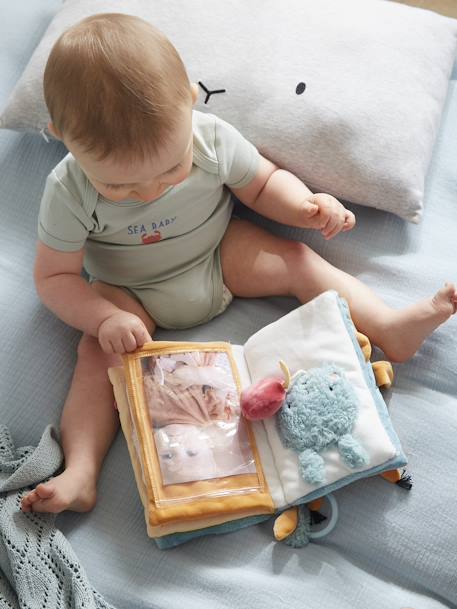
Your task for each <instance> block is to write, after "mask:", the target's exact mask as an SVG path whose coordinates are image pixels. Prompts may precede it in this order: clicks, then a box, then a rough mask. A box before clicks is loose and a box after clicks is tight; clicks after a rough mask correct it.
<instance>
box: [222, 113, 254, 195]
mask: <svg viewBox="0 0 457 609" xmlns="http://www.w3.org/2000/svg"><path fill="white" fill-rule="evenodd" d="M215 149H216V155H217V160H218V164H219V176H220V178H221V181H222V183H223V184H226V185H227V186H229V187H230V188H242V187H243V186H246V185H247V184H249V182H251V180H252V179H253V178H254V176H255V174H256V172H257V168H258V166H259V160H260V154H259V152H258V150H257V148H256V147H255V146H254V145H253V144H251V142H249V141H248V140H247V139H246V138H244V137H243V136H242V135H241V133H240V132H239V131H238V130H237V129H235V127H233V126H232V125H230V124H229V123H227V122H225V121H224V120H222V119H220V118H218V117H216V122H215Z"/></svg>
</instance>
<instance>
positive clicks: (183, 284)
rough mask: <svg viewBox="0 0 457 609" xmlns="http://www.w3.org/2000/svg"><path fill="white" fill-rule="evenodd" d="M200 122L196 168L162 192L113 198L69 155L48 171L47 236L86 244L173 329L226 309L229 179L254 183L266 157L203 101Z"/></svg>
mask: <svg viewBox="0 0 457 609" xmlns="http://www.w3.org/2000/svg"><path fill="white" fill-rule="evenodd" d="M192 124H193V164H192V171H191V173H190V175H189V177H188V178H187V179H186V180H184V181H183V182H181V183H180V184H178V185H176V186H171V187H170V188H169V189H168V190H166V191H165V192H164V193H163V194H162V195H161V196H160V197H159V198H158V199H156V200H155V201H152V202H150V203H147V202H146V203H145V202H143V201H121V202H119V203H115V202H113V201H109V200H108V199H106V198H105V197H103V196H102V195H101V194H99V193H98V192H97V191H96V190H95V188H94V187H93V186H92V184H91V183H90V182H89V180H88V179H87V177H86V175H85V174H84V173H83V171H82V170H81V168H80V167H79V165H78V163H77V162H76V160H75V158H74V157H73V156H72V155H71V154H68V155H67V156H66V157H65V158H64V159H62V161H61V162H60V163H59V164H58V165H57V166H56V167H55V169H54V170H53V171H52V172H51V173H50V175H49V176H48V178H47V181H46V186H45V190H44V194H43V198H42V201H41V207H40V214H39V224H38V236H39V238H40V240H41V241H42V242H43V243H45V244H46V245H48V246H49V247H51V248H53V249H56V250H60V251H65V252H75V251H79V250H81V249H83V248H84V250H85V256H84V267H85V269H86V271H87V272H88V273H89V275H90V276H91V279H93V280H95V279H98V280H101V281H104V282H106V283H109V284H112V285H116V286H120V287H123V288H127V289H128V290H129V291H130V292H131V293H132V294H134V295H135V296H136V298H137V299H139V301H140V302H141V303H142V305H143V306H144V308H145V309H146V310H147V311H148V313H149V314H150V315H151V317H152V318H153V319H154V321H155V322H156V323H157V324H158V325H159V326H161V327H163V328H185V327H190V326H193V325H197V324H200V323H203V322H205V321H208V320H209V319H211V318H212V317H214V315H216V314H217V313H218V312H219V311H220V309H221V305H222V297H223V281H222V270H221V263H220V252H219V244H220V242H221V239H222V237H223V235H224V233H225V231H226V229H227V225H228V223H229V221H230V216H231V212H232V207H233V203H232V200H231V194H230V191H229V190H228V189H227V188H225V186H224V185H226V186H229V187H231V188H241V187H243V186H246V185H247V184H248V183H249V182H250V181H251V180H252V179H253V178H254V176H255V174H256V171H257V168H258V163H259V158H260V155H259V153H258V151H257V150H256V148H255V147H254V146H253V145H252V144H251V143H250V142H248V141H247V140H246V139H245V138H243V136H242V135H241V134H240V133H239V132H238V131H237V130H236V129H235V128H234V127H232V126H231V125H229V124H228V123H226V122H225V121H223V120H221V119H219V118H217V117H216V116H214V115H213V114H205V113H202V112H198V111H196V110H194V111H193V116H192Z"/></svg>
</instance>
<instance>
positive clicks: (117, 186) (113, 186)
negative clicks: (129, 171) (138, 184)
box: [105, 184, 125, 190]
mask: <svg viewBox="0 0 457 609" xmlns="http://www.w3.org/2000/svg"><path fill="white" fill-rule="evenodd" d="M105 188H109V189H110V190H121V189H122V188H125V184H105Z"/></svg>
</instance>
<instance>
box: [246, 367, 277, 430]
mask: <svg viewBox="0 0 457 609" xmlns="http://www.w3.org/2000/svg"><path fill="white" fill-rule="evenodd" d="M285 396H286V390H285V389H284V379H282V378H277V377H269V378H266V379H262V380H261V381H258V382H257V383H255V384H254V385H251V386H250V387H248V388H247V389H244V390H243V391H242V392H241V398H240V403H241V411H242V413H243V414H244V416H245V417H246V418H247V419H249V420H250V421H257V420H259V419H266V418H267V417H272V416H273V415H274V414H275V412H277V411H278V410H279V409H280V408H281V405H282V403H283V401H284V398H285Z"/></svg>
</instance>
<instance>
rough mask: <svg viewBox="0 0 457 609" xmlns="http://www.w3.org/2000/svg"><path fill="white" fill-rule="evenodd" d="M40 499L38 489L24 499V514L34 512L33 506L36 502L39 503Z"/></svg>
mask: <svg viewBox="0 0 457 609" xmlns="http://www.w3.org/2000/svg"><path fill="white" fill-rule="evenodd" d="M38 499H39V496H38V494H37V492H36V489H34V490H33V491H31V492H30V493H28V494H27V495H25V496H24V497H22V501H21V510H22V511H23V512H30V511H31V510H32V505H33V504H34V503H35V501H38Z"/></svg>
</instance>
